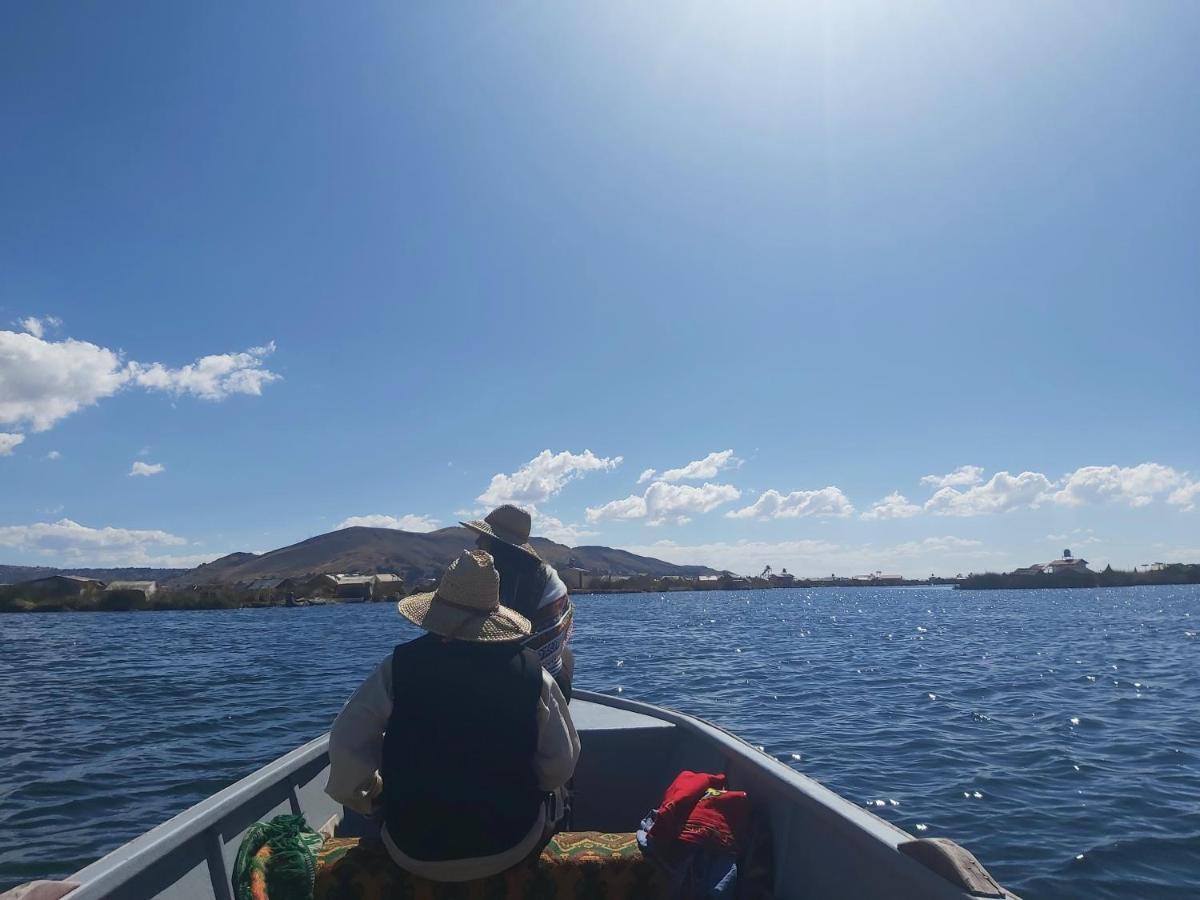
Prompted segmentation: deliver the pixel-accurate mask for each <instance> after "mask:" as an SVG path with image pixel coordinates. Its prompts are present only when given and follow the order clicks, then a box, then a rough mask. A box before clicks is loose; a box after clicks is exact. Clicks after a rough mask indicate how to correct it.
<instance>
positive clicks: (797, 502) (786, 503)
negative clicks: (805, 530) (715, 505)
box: [725, 485, 854, 519]
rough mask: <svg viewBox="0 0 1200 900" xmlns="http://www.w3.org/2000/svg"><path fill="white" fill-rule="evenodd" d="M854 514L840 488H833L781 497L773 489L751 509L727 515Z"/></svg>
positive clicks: (738, 516) (781, 495)
mask: <svg viewBox="0 0 1200 900" xmlns="http://www.w3.org/2000/svg"><path fill="white" fill-rule="evenodd" d="M853 514H854V506H853V505H852V504H851V503H850V500H849V498H847V497H846V495H845V494H843V493H842V490H841V488H837V487H834V486H832V485H830V486H829V487H824V488H821V489H820V490H819V491H792V492H791V493H790V494H781V493H779V491H777V490H774V489H773V488H772V489H771V490H768V491H764V492H763V493H762V494H760V495H759V497H758V499H757V500H755V501H754V502H753V503H752V504H750V505H749V506H745V507H743V508H741V509H735V510H733V511H732V512H727V513H725V515H726V517H727V518H730V519H798V518H804V517H806V516H837V517H839V518H844V517H846V516H850V515H853Z"/></svg>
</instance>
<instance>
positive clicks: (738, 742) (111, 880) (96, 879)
mask: <svg viewBox="0 0 1200 900" xmlns="http://www.w3.org/2000/svg"><path fill="white" fill-rule="evenodd" d="M574 698H576V699H579V700H582V701H585V702H589V703H593V704H596V705H598V706H607V707H609V708H612V709H618V710H622V711H625V712H631V713H637V714H641V715H645V716H648V717H650V718H653V719H657V720H659V721H663V722H667V723H669V724H670V725H673V726H675V727H678V728H681V729H682V730H684V731H687V732H690V733H692V734H694V735H696V736H698V737H700V738H701V739H702V740H706V741H709V742H712V743H713V744H715V745H716V746H717V748H718V750H719V751H720V752H722V754H723V755H724V756H725V757H726V758H727V760H729V759H733V758H739V757H740V758H741V759H743V760H745V761H746V762H747V763H748V764H750V765H751V766H752V767H754V768H755V769H756V770H757V771H759V772H762V773H764V774H765V775H766V776H767V777H768V778H769V779H770V780H771V781H772V782H773V783H774V785H775V786H776V787H778V788H779V789H781V791H782V792H783V793H784V794H785V795H790V797H789V798H788V799H790V800H791V801H792V802H795V800H796V799H797V798H803V802H804V805H805V809H806V811H807V812H808V813H810V814H813V813H817V814H820V817H821V818H822V819H826V820H829V821H832V822H834V823H836V826H837V827H838V828H839V830H842V831H847V832H853V833H856V834H857V835H859V836H861V837H865V838H868V839H870V840H874V841H877V842H879V843H880V844H883V845H884V846H885V847H887V848H889V849H891V850H893V851H895V852H896V857H897V861H899V859H904V861H905V862H904V863H901V865H902V866H904V867H906V868H908V867H911V870H912V871H914V873H915V872H920V873H921V875H920V876H917V877H921V876H926V877H929V878H932V879H934V882H933V883H936V884H939V885H940V886H941V887H942V888H947V887H951V885H949V883H948V882H946V881H945V880H944V879H943V878H941V877H940V876H938V875H935V874H934V873H933V872H931V871H930V870H929V869H927V868H926V867H925V866H923V865H921V864H920V863H917V862H915V861H914V860H912V859H910V858H908V857H907V856H905V855H904V854H903V853H900V852H899V851H898V849H897V848H898V846H899V845H900V844H902V843H904V842H906V841H911V840H916V838H914V837H913V836H912V835H911V834H909V833H908V832H906V831H904V830H903V829H902V828H899V827H898V826H896V825H893V824H892V823H890V822H887V821H886V820H884V819H882V818H880V817H879V816H877V815H875V814H874V813H872V812H870V811H869V810H865V809H861V808H860V807H858V806H857V805H856V804H854V803H853V802H851V801H850V800H847V799H846V798H845V797H842V796H841V795H840V794H838V793H837V792H836V791H833V790H832V789H830V788H828V787H826V786H825V785H823V784H821V783H820V782H818V781H816V780H814V779H812V778H810V777H808V776H807V775H804V774H802V773H800V772H797V771H796V770H795V769H792V768H791V767H790V766H788V765H786V764H784V763H783V762H781V761H780V760H778V759H775V757H773V756H771V755H770V754H768V753H766V752H764V751H761V750H759V749H757V748H756V747H755V746H754V745H752V744H750V743H749V742H748V741H746V740H744V739H743V738H741V737H738V736H737V735H736V734H733V733H732V732H730V731H728V730H726V729H724V728H722V727H721V726H719V725H715V724H713V723H712V722H709V721H707V720H706V719H702V718H700V717H698V716H693V715H689V714H688V713H683V712H679V711H678V710H675V709H672V708H670V707H665V706H658V705H654V704H650V703H643V702H640V701H636V700H627V699H625V698H624V697H614V696H611V695H608V694H600V693H596V692H593V691H586V690H576V691H575V692H574ZM598 730H604V729H598ZM328 747H329V734H328V733H326V734H323V735H321V736H320V737H317V738H314V739H313V740H311V741H309V742H307V743H306V744H303V745H301V746H300V747H297V748H296V749H294V750H292V751H290V752H288V753H286V754H285V755H283V756H281V757H279V758H277V759H275V760H273V761H272V762H269V763H267V764H266V765H264V766H262V767H261V768H259V769H256V770H255V771H253V772H251V773H250V774H249V775H246V776H245V777H243V778H241V779H239V780H237V781H235V782H234V783H233V784H231V785H229V786H228V787H225V788H223V789H221V790H220V791H218V792H217V793H215V794H213V795H212V796H210V797H207V798H205V799H204V800H201V801H200V802H198V803H195V804H193V805H192V806H189V807H188V808H186V809H184V810H182V811H181V812H179V813H177V814H176V815H174V816H172V817H171V818H170V819H168V820H166V821H165V822H163V823H161V824H160V825H156V826H155V827H153V828H151V829H150V830H149V831H146V832H144V833H142V834H140V835H138V836H137V837H135V838H133V839H132V840H130V841H127V842H126V843H124V844H121V845H120V846H118V847H116V848H115V849H113V850H111V851H109V852H108V853H106V854H105V855H103V856H101V857H100V858H99V859H97V860H95V861H93V862H91V863H89V864H88V865H86V866H84V867H83V868H82V869H80V870H78V871H77V872H75V873H74V874H73V875H69V876H67V878H66V879H64V880H65V881H69V882H77V883H78V884H79V887H77V888H75V889H74V890H73V891H72V892H71V897H72V898H79V900H88V898H99V897H104V896H106V895H107V894H108V892H109V891H110V890H111V889H114V888H117V887H119V885H121V884H123V883H125V882H128V881H129V880H130V879H131V878H133V877H136V876H137V875H138V874H140V873H141V872H143V871H145V870H146V869H148V868H149V867H150V866H152V865H154V864H155V863H156V862H158V861H159V860H161V859H162V858H163V857H164V856H166V855H167V854H169V853H171V852H173V851H175V850H176V849H178V848H179V847H181V846H182V845H184V844H185V843H187V842H188V841H190V840H194V839H196V838H203V837H204V836H205V835H206V833H211V832H213V831H214V829H218V828H219V826H220V825H221V823H222V822H223V821H224V820H225V819H226V818H227V817H228V816H230V815H231V814H233V813H235V812H236V811H237V810H238V809H240V808H241V807H242V806H244V805H245V804H246V803H247V802H248V800H250V799H252V798H253V797H255V796H257V795H258V794H260V793H262V792H263V791H265V790H267V789H269V788H271V787H273V786H276V785H278V784H280V783H283V782H289V781H290V782H291V784H290V785H289V787H290V789H291V790H292V792H293V793H292V796H293V798H294V797H295V794H294V791H295V789H296V787H297V784H296V783H295V781H294V780H293V779H292V776H293V775H294V774H295V773H296V772H297V771H299V770H301V769H303V768H304V767H305V766H307V765H310V764H312V763H314V762H317V761H319V760H321V758H322V757H327V756H328ZM310 824H313V823H310ZM317 824H318V825H319V824H322V823H317ZM218 833H219V832H218ZM224 837H225V835H220V838H221V839H224ZM218 843H219V842H218ZM213 852H214V849H213V847H211V846H210V847H206V857H207V859H208V863H209V866H210V869H212V868H213V867H214V864H215V863H216V862H217V861H216V860H214V859H213ZM217 855H218V857H219V856H220V852H219V846H218V847H217ZM217 869H218V870H219V871H220V874H221V875H222V877H223V878H224V877H225V876H227V874H228V873H227V872H225V871H224V869H225V866H224V863H223V861H221V863H220V865H219V866H217ZM212 875H213V877H212V879H211V880H212V881H213V883H214V893H215V894H216V897H217V898H222V897H229V896H230V894H229V885H228V884H227V883H226V884H224V885H223V887H224V890H223V891H222V888H221V887H217V886H216V884H215V882H216V880H217V879H216V877H215V875H216V872H213V873H212ZM931 886H932V885H931ZM1010 896H1011V895H1010Z"/></svg>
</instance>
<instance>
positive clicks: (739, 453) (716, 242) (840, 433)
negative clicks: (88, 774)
mask: <svg viewBox="0 0 1200 900" xmlns="http://www.w3.org/2000/svg"><path fill="white" fill-rule="evenodd" d="M0 16H2V17H3V24H4V27H3V28H0V115H2V116H3V122H4V125H5V127H4V133H5V139H4V140H3V141H2V142H0V178H2V179H3V181H2V182H0V183H2V185H3V197H4V202H3V203H0V435H3V436H0V453H3V454H4V455H2V456H0V497H2V499H0V560H2V561H5V562H11V563H45V564H64V565H71V564H82V563H96V564H104V563H110V564H120V563H127V562H139V563H142V562H146V563H150V562H165V563H172V562H174V563H179V564H182V563H193V562H198V561H200V560H202V559H207V558H212V557H214V556H217V555H220V554H223V553H225V552H228V551H231V550H266V549H271V548H273V547H276V546H281V545H283V544H286V543H291V542H293V541H295V540H298V539H302V538H304V537H308V536H310V535H313V534H316V533H320V532H323V531H328V530H330V529H332V528H333V527H335V526H336V525H338V524H340V523H342V522H344V521H346V520H347V519H350V518H351V517H363V516H373V517H387V518H376V519H372V520H371V521H388V520H394V522H395V523H404V524H408V525H410V526H414V527H431V524H432V523H433V522H436V523H440V524H442V525H446V524H451V523H453V522H454V521H455V520H456V519H457V518H458V517H459V516H460V514H461V513H463V512H466V511H472V510H477V509H480V508H482V507H485V506H486V505H487V504H488V503H490V502H492V501H493V500H499V499H511V500H515V501H518V502H522V503H525V504H527V505H532V506H534V507H535V509H536V511H537V513H538V530H540V531H542V532H543V533H545V534H547V535H548V536H551V537H556V538H559V539H565V540H567V541H568V542H569V543H573V544H575V543H602V544H609V545H613V546H621V547H628V548H631V549H637V550H641V551H643V552H651V553H653V554H655V555H658V556H661V557H663V558H667V559H674V560H677V561H685V562H708V563H711V564H713V565H719V566H722V567H729V568H733V569H735V570H739V571H758V570H759V569H761V568H762V566H763V565H764V564H767V563H770V564H771V565H772V566H774V567H775V568H780V567H783V566H787V567H789V568H791V569H792V570H794V571H797V572H802V573H805V574H810V573H811V574H818V573H827V572H831V571H836V572H838V573H839V574H859V573H861V572H867V571H875V570H882V571H885V572H903V573H907V574H924V573H928V572H929V571H931V570H936V571H939V572H945V573H950V574H953V573H954V572H958V571H971V570H983V569H987V568H992V569H995V568H1005V567H1008V566H1011V565H1016V564H1025V563H1028V562H1032V561H1038V560H1044V559H1047V558H1050V557H1051V556H1054V555H1057V554H1058V552H1059V551H1060V550H1061V549H1062V548H1063V547H1064V546H1071V547H1072V548H1073V549H1075V550H1076V552H1077V553H1082V554H1083V555H1086V556H1088V558H1089V559H1092V560H1093V561H1111V562H1113V563H1114V564H1116V565H1125V566H1129V565H1133V564H1136V563H1142V562H1149V561H1156V560H1159V559H1164V558H1166V559H1192V560H1200V511H1198V508H1200V491H1198V489H1197V488H1196V487H1195V485H1196V483H1197V479H1200V450H1198V449H1197V448H1198V447H1200V419H1198V417H1197V415H1196V413H1195V410H1194V406H1195V396H1196V393H1197V387H1198V386H1200V385H1198V381H1200V363H1197V360H1196V355H1195V347H1196V344H1197V337H1198V336H1200V335H1198V330H1200V327H1198V325H1197V321H1198V320H1197V315H1196V308H1197V301H1198V299H1200V264H1198V263H1197V255H1196V248H1197V240H1198V237H1200V166H1197V165H1196V160H1197V159H1200V115H1198V114H1197V110H1198V109H1200V55H1198V54H1196V53H1195V52H1194V51H1195V46H1194V43H1195V42H1194V35H1195V34H1196V33H1197V27H1198V26H1200V7H1198V6H1197V5H1195V4H1193V3H1187V2H1179V3H1170V2H1164V3H1157V4H1152V5H1144V4H1132V3H1126V4H1116V3H1099V2H1080V3H1048V4H1017V5H1013V4H1005V5H1000V4H990V5H979V4H970V5H967V4H958V3H917V4H910V5H905V6H904V7H902V8H901V7H897V6H895V5H892V4H885V3H879V4H866V3H836V4H834V3H828V4H820V3H811V4H792V5H780V4H769V5H754V4H738V5H736V6H730V5H718V4H693V3H679V4H653V5H652V4H634V3H624V4H604V5H595V4H593V5H581V4H570V5H567V4H529V3H510V4H503V5H483V4H480V5H476V6H472V7H467V6H462V5H447V4H436V5H427V6H426V7H422V8H418V7H412V6H403V5H397V4H390V3H374V4H372V3H363V4H355V5H353V6H352V7H350V8H347V7H346V6H345V5H341V4H317V3H313V4H305V5H304V6H303V7H296V6H295V5H294V4H284V3H276V4H272V3H261V4H253V5H245V4H232V3H223V4H222V3H213V4H161V3H159V4H152V3H124V4H120V3H118V4H113V3H106V4H99V3H95V4H80V5H77V6H74V7H72V8H71V9H70V10H66V9H64V8H61V7H55V6H53V5H47V4H24V5H20V6H10V7H7V8H5V9H4V11H3V12H2V13H0ZM544 451H545V452H544ZM726 451H728V452H726ZM713 454H716V457H715V458H714V457H713V456H712V455H713ZM52 457H53V458H52ZM618 459H619V460H620V461H619V462H618ZM689 463H697V465H696V466H694V467H692V468H690V469H689V468H688V464H689ZM135 467H136V469H137V471H138V474H131V473H132V472H134V471H135ZM158 467H161V469H160V468H158ZM963 467H968V468H966V469H964V468H963ZM971 467H975V468H971ZM651 468H653V469H655V470H657V473H658V474H657V475H656V476H653V477H648V478H647V479H645V480H643V481H641V482H640V483H639V477H640V476H641V475H642V473H643V472H644V470H646V469H651ZM672 470H682V472H672ZM664 472H667V473H671V475H670V477H669V478H664V477H663V475H662V473H664ZM951 473H957V474H953V475H952V477H950V479H949V481H946V480H945V479H946V476H948V475H951ZM495 476H500V479H499V480H498V481H496V480H494V477H495ZM926 476H932V477H933V479H934V480H931V481H926V482H922V479H923V478H925V477H926ZM938 479H941V480H940V481H938ZM939 491H941V492H942V493H940V494H939V493H938V492H939ZM771 492H774V493H771ZM895 494H899V495H901V497H902V498H903V499H898V498H896V497H895V496H894V495H895ZM764 495H765V496H764ZM888 497H891V498H892V499H891V500H888V501H886V502H885V503H884V504H883V506H882V508H880V509H878V510H877V509H876V505H877V504H878V503H879V502H880V501H882V500H883V499H884V498H888ZM731 514H732V515H731ZM406 517H407V518H406ZM683 520H687V521H683Z"/></svg>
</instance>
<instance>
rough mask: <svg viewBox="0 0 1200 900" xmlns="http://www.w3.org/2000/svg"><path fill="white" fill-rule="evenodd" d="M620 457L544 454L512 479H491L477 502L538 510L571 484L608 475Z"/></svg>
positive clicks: (503, 477) (585, 452) (496, 477)
mask: <svg viewBox="0 0 1200 900" xmlns="http://www.w3.org/2000/svg"><path fill="white" fill-rule="evenodd" d="M621 461H622V459H621V457H619V456H613V457H600V456H596V454H594V453H593V452H592V451H591V450H584V451H583V452H582V453H571V452H569V451H567V450H564V451H562V452H561V453H551V452H550V451H549V450H543V451H542V452H541V453H539V454H538V455H537V456H535V457H534V458H533V459H531V460H530V461H529V462H527V463H525V465H523V466H521V468H519V469H517V471H515V472H513V473H512V474H511V475H504V474H497V475H493V476H492V480H491V483H490V484H489V485H488V487H487V490H485V491H484V492H483V493H482V494H480V495H479V496H478V497H477V498H476V499H477V500H478V501H479V502H480V503H483V504H485V505H487V506H489V507H493V506H500V505H501V504H503V503H513V504H516V505H517V506H525V507H529V506H536V505H537V504H539V503H545V502H546V501H547V500H549V499H550V498H551V497H555V496H557V495H558V494H559V493H560V492H561V491H562V489H563V488H564V487H566V486H567V484H568V483H570V482H571V481H573V480H575V479H576V478H582V477H583V476H584V475H586V474H587V473H588V472H606V471H609V470H611V469H615V468H616V467H617V466H619V465H620V464H621Z"/></svg>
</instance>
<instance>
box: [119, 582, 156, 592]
mask: <svg viewBox="0 0 1200 900" xmlns="http://www.w3.org/2000/svg"><path fill="white" fill-rule="evenodd" d="M155 584H157V582H154V581H110V582H109V583H108V589H109V590H110V591H149V590H153V589H154V586H155Z"/></svg>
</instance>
